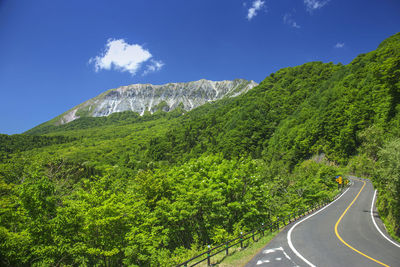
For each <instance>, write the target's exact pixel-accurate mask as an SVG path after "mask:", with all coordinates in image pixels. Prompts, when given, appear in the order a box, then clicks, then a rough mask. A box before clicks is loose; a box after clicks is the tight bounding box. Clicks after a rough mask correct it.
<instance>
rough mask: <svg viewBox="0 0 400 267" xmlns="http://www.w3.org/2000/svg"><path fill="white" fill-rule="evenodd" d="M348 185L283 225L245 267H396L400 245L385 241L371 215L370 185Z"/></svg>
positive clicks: (378, 222) (361, 182)
mask: <svg viewBox="0 0 400 267" xmlns="http://www.w3.org/2000/svg"><path fill="white" fill-rule="evenodd" d="M353 183H354V184H353V185H352V186H351V187H350V188H349V189H348V190H347V191H345V192H344V193H343V194H342V196H341V197H340V198H338V199H337V200H336V201H334V202H333V203H331V204H330V205H328V206H326V207H324V208H322V209H320V210H318V211H316V212H314V213H312V214H310V215H309V216H306V217H304V219H301V220H299V221H296V222H293V223H291V224H290V225H288V226H287V227H286V228H285V229H284V230H283V231H282V232H281V233H279V234H278V235H277V236H276V237H275V238H274V239H273V240H272V241H271V242H270V243H269V244H268V245H267V246H266V247H265V248H263V249H262V251H261V252H260V253H259V254H258V255H256V256H255V257H254V258H253V259H252V260H251V261H250V262H249V263H248V264H247V265H246V267H251V266H257V267H263V266H278V267H279V266H290V267H293V266H333V267H336V266H337V267H346V266H349V267H356V266H363V267H364V266H392V267H396V266H399V267H400V244H399V243H397V242H394V241H393V240H391V239H390V238H388V237H387V234H386V231H385V229H384V226H383V224H382V222H381V220H380V219H379V216H378V215H377V212H376V208H375V205H373V210H372V213H371V204H372V202H373V199H374V193H375V191H374V188H373V186H372V184H371V183H370V182H369V181H367V180H358V179H354V180H353ZM372 217H374V220H373V218H372ZM374 221H375V224H376V225H375V224H374ZM377 228H379V229H380V231H381V232H382V233H383V234H384V235H386V238H385V237H384V236H383V234H381V233H380V232H379V230H378V229H377ZM335 229H336V230H335Z"/></svg>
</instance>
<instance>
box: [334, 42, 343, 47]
mask: <svg viewBox="0 0 400 267" xmlns="http://www.w3.org/2000/svg"><path fill="white" fill-rule="evenodd" d="M343 47H344V43H337V44H335V48H343Z"/></svg>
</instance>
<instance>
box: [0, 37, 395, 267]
mask: <svg viewBox="0 0 400 267" xmlns="http://www.w3.org/2000/svg"><path fill="white" fill-rule="evenodd" d="M0 140H1V142H0V265H4V266H25V265H32V266H61V265H63V266H116V265H129V266H174V265H176V264H178V263H180V262H183V261H184V260H186V259H188V258H190V257H191V256H194V255H196V254H197V253H199V252H202V251H204V249H205V248H206V247H207V245H211V246H213V245H218V244H220V243H222V242H224V241H226V240H228V239H231V238H233V237H236V236H238V234H239V233H240V232H241V231H243V232H246V231H248V230H251V229H253V228H255V227H258V226H259V225H260V224H261V223H265V224H267V223H268V222H270V221H271V220H274V219H275V218H277V217H278V216H283V215H286V214H288V213H290V212H293V211H294V210H296V209H299V208H302V207H305V206H307V205H309V204H312V203H315V202H316V201H319V200H322V199H324V198H326V197H331V196H333V195H335V193H336V192H337V184H336V182H335V176H336V175H339V174H343V172H344V171H345V170H346V171H348V172H351V173H355V174H358V175H362V176H368V177H371V178H372V180H373V182H374V185H375V186H376V187H377V189H378V190H379V197H378V209H379V212H380V215H381V216H382V218H383V220H384V221H385V223H386V226H387V228H388V229H389V231H390V232H391V234H392V235H393V236H396V235H397V236H400V228H399V225H400V34H396V35H394V36H392V37H390V38H388V39H387V40H385V41H384V42H383V43H382V44H381V45H380V46H379V47H378V49H377V50H375V51H372V52H370V53H367V54H362V55H359V56H358V57H357V58H355V59H354V60H353V62H351V63H350V64H348V65H341V64H337V65H335V64H333V63H321V62H312V63H307V64H304V65H301V66H297V67H290V68H285V69H282V70H280V71H278V72H276V73H273V74H271V75H269V76H268V77H267V78H266V79H265V80H264V81H262V82H261V83H260V85H259V86H257V87H256V88H254V89H252V90H250V91H249V92H248V93H246V94H244V95H241V96H239V97H235V98H225V99H222V100H220V101H217V102H214V103H208V104H206V105H204V106H201V107H199V108H197V109H195V110H192V111H191V112H188V113H185V112H184V111H183V110H179V109H178V110H176V111H174V112H173V113H163V112H158V113H156V114H153V115H151V114H145V116H143V117H140V116H138V115H137V114H135V113H132V112H123V113H120V114H113V115H111V116H109V117H105V118H83V119H78V120H76V121H73V122H71V123H68V124H65V125H62V126H52V125H49V124H43V125H40V126H38V127H36V128H34V129H31V130H30V131H28V132H27V133H26V134H25V135H13V136H7V135H0Z"/></svg>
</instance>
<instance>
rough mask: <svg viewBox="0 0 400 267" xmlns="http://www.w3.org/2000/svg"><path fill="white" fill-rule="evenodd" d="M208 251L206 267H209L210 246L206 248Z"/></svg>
mask: <svg viewBox="0 0 400 267" xmlns="http://www.w3.org/2000/svg"><path fill="white" fill-rule="evenodd" d="M207 247H208V251H207V266H211V259H210V252H211V251H210V245H208V246H207Z"/></svg>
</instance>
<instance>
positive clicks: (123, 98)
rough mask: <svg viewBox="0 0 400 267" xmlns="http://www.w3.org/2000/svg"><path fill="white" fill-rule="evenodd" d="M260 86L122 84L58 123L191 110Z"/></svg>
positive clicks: (239, 83) (234, 83)
mask: <svg viewBox="0 0 400 267" xmlns="http://www.w3.org/2000/svg"><path fill="white" fill-rule="evenodd" d="M256 85H257V83H255V82H254V81H246V80H243V79H236V80H233V81H219V82H216V81H209V80H204V79H203V80H199V81H194V82H188V83H168V84H164V85H151V84H132V85H128V86H121V87H119V88H116V89H111V90H108V91H107V92H105V93H103V94H101V95H99V96H97V97H95V98H92V99H90V100H88V101H86V102H84V103H82V104H80V105H79V106H77V107H74V108H73V109H71V110H69V111H67V112H66V113H64V114H63V115H61V118H58V120H57V121H56V124H65V123H68V122H71V121H73V120H75V119H77V118H81V117H103V116H108V115H110V114H112V113H115V112H122V111H133V112H137V113H139V114H140V115H143V114H144V113H145V112H146V111H149V112H150V113H153V112H155V111H157V110H163V111H171V110H174V109H175V108H177V107H178V106H179V105H183V109H184V110H187V111H188V110H191V109H194V108H196V107H198V106H201V105H203V104H205V103H207V102H210V101H215V100H217V99H221V98H223V97H225V96H227V97H233V96H237V95H240V94H242V93H245V92H247V91H248V90H250V89H252V88H253V87H254V86H256Z"/></svg>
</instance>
